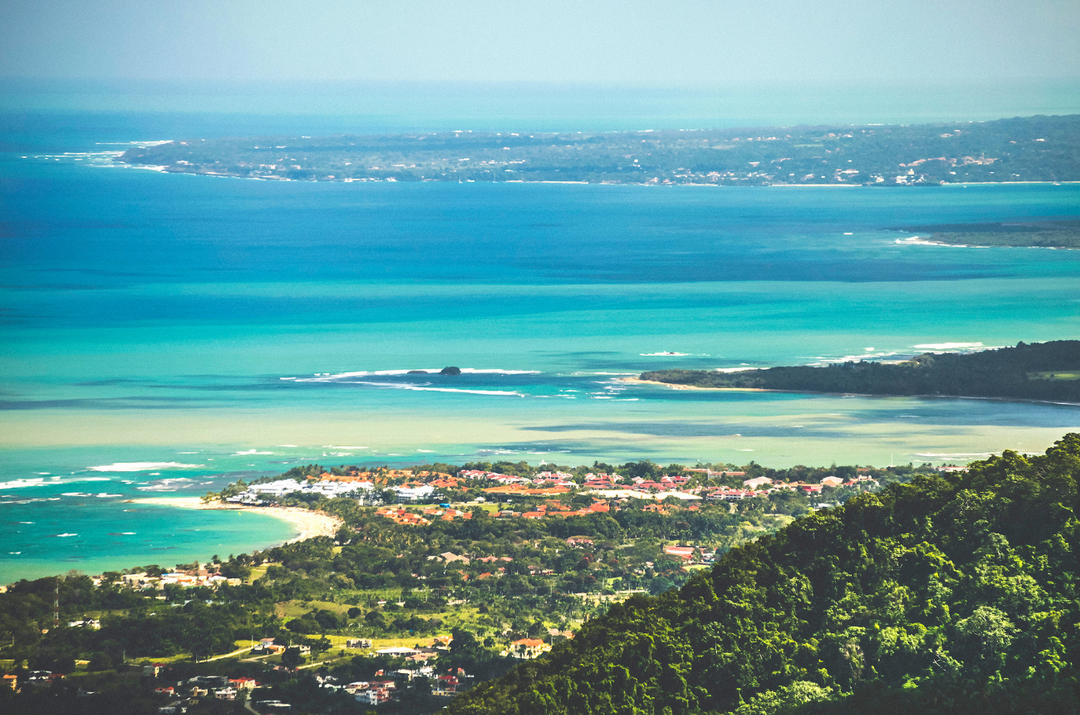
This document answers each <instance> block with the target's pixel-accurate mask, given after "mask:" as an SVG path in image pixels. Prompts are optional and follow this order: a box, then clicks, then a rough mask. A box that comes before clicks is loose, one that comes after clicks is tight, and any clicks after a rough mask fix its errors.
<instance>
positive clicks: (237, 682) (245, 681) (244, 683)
mask: <svg viewBox="0 0 1080 715" xmlns="http://www.w3.org/2000/svg"><path fill="white" fill-rule="evenodd" d="M229 687H232V688H236V689H237V690H238V691H239V690H254V689H255V688H257V687H259V684H258V683H257V682H255V678H230V679H229Z"/></svg>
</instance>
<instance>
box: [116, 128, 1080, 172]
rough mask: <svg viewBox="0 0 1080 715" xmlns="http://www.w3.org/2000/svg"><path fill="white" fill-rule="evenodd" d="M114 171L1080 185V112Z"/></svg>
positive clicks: (342, 147) (317, 140)
mask: <svg viewBox="0 0 1080 715" xmlns="http://www.w3.org/2000/svg"><path fill="white" fill-rule="evenodd" d="M118 161H120V162H122V163H127V164H137V165H143V166H147V165H149V166H160V167H163V168H164V170H165V171H170V172H180V173H192V174H214V175H221V176H238V177H247V178H252V177H253V178H262V179H275V180H294V181H480V182H506V181H561V182H568V181H573V182H589V183H618V184H716V185H777V184H852V185H859V184H870V185H881V186H896V185H905V184H941V183H946V184H948V183H963V182H1002V181H1080V115H1070V116H1053V117H1046V116H1036V117H1026V118H1014V119H1000V120H997V121H991V122H945V123H937V124H920V125H911V126H897V125H893V126H885V125H866V126H851V125H843V126H816V127H807V126H798V127H765V128H752V129H745V128H744V129H723V130H700V131H699V130H694V131H690V130H687V131H682V130H665V131H641V132H592V133H588V132H568V133H560V134H544V133H527V132H525V133H520V132H512V133H508V132H501V133H490V132H487V133H485V132H469V131H459V132H443V133H432V134H395V135H383V136H371V135H338V136H331V137H281V136H278V137H257V138H231V139H198V138H192V139H187V140H178V141H174V142H168V143H165V144H160V145H157V146H145V147H137V148H133V149H130V150H128V151H127V152H125V153H124V154H123V156H122V157H120V158H119V159H118Z"/></svg>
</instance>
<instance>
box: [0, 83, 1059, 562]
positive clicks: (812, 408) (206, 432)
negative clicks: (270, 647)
mask: <svg viewBox="0 0 1080 715" xmlns="http://www.w3.org/2000/svg"><path fill="white" fill-rule="evenodd" d="M382 91H384V94H385V92H386V90H385V88H383V90H382ZM475 91H476V93H477V96H478V97H479V99H478V100H477V102H478V103H479V104H480V105H481V106H482V107H486V109H485V111H486V112H487V115H486V116H487V119H485V120H484V121H483V122H479V120H478V119H477V115H476V111H477V110H475V109H473V110H472V112H473V113H472V114H470V113H469V112H467V111H465V110H464V109H462V107H465V106H470V107H474V106H475V105H470V104H468V103H467V102H465V101H464V100H462V99H460V98H455V99H454V102H449V103H444V104H443V105H439V106H440V107H441V109H438V111H436V110H431V109H430V107H429V105H423V104H422V103H420V102H419V100H417V99H416V98H415V97H412V96H410V97H407V98H406V99H404V100H403V99H401V98H400V97H398V100H399V101H398V103H397V104H394V103H393V102H388V104H389V105H390V109H388V110H386V112H387V113H385V114H378V115H374V114H357V113H356V108H355V107H352V108H351V110H350V111H353V114H351V115H348V116H345V115H339V114H333V113H332V112H330V111H329V110H326V111H324V113H323V114H319V115H312V114H296V113H294V114H288V113H274V114H271V113H269V112H265V113H262V114H251V113H247V114H245V113H241V112H239V111H238V110H237V108H236V107H235V106H218V105H215V104H214V102H210V105H212V106H213V107H214V111H204V112H193V111H191V106H190V103H191V102H194V101H195V100H196V99H199V98H200V97H202V98H203V99H205V97H204V96H203V95H198V96H197V97H196V98H195V99H192V98H191V97H190V96H186V95H185V96H182V97H180V98H179V99H176V98H174V97H172V95H169V96H168V97H166V98H165V99H161V102H159V103H164V104H165V105H166V106H167V111H159V112H149V111H147V109H146V107H145V106H143V105H142V104H140V103H145V102H150V101H151V100H147V99H146V98H145V96H144V95H141V94H137V93H136V94H132V95H131V96H127V95H123V94H122V93H117V92H115V91H113V90H109V91H105V90H100V91H98V92H97V93H90V94H87V93H82V94H79V93H77V92H73V91H72V90H71V89H70V88H67V89H64V88H60V89H56V90H55V91H54V92H53V93H51V94H48V95H47V96H44V95H35V94H33V92H30V91H29V90H27V89H26V88H22V89H20V88H18V87H15V88H11V87H8V88H7V94H6V95H5V97H4V100H5V103H4V104H3V105H0V109H3V111H0V150H2V151H0V284H2V286H0V345H2V348H0V540H2V542H0V543H2V547H0V582H6V581H10V580H12V579H15V578H20V577H32V576H39V575H45V574H49V573H57V572H63V571H66V570H68V569H71V568H77V569H81V570H83V571H86V572H100V571H101V570H104V569H106V568H122V567H126V566H136V565H145V564H148V563H161V564H163V565H172V564H174V563H179V562H186V561H191V560H194V559H206V558H208V557H209V556H210V555H211V554H214V553H218V554H219V555H221V556H223V557H224V556H226V555H227V554H229V553H239V552H241V551H246V550H250V549H254V548H260V547H263V546H266V545H268V544H271V543H277V542H280V541H283V540H285V539H287V538H290V537H291V536H292V532H291V529H290V527H287V526H285V525H283V524H282V523H280V522H277V521H275V520H273V519H270V518H269V517H265V516H262V515H258V514H244V515H236V514H220V513H207V512H194V511H186V510H178V509H168V508H163V507H149V506H141V505H133V504H130V503H126V501H125V500H127V499H131V498H133V497H139V496H169V495H174V496H175V495H188V496H189V495H193V494H201V493H204V492H205V491H207V490H210V489H219V488H220V487H221V486H222V485H223V484H225V483H226V482H229V481H233V480H235V479H236V478H238V477H240V476H245V477H251V476H255V475H260V474H265V473H272V472H276V471H283V470H284V469H287V468H288V467H289V466H291V465H294V464H298V463H309V462H316V461H317V462H319V463H322V464H343V463H348V464H357V463H359V464H402V465H405V464H413V463H417V462H421V461H429V460H430V461H437V460H438V461H451V462H456V463H462V462H464V461H471V460H496V459H510V460H513V461H517V460H527V461H530V462H533V463H537V462H540V461H547V462H552V463H558V464H583V463H584V464H591V463H592V462H593V461H594V460H602V461H608V462H611V461H627V460H636V459H652V460H655V461H658V462H662V463H665V464H666V463H670V462H682V463H693V462H697V461H707V462H725V463H736V464H743V463H746V462H748V461H750V460H755V461H757V462H759V463H763V464H767V465H770V466H785V465H791V464H797V463H803V464H830V463H838V464H852V463H857V464H876V465H884V464H889V463H907V462H922V461H930V462H963V461H967V460H970V459H974V458H979V457H981V456H984V455H986V454H989V453H992V452H998V451H1000V450H1002V449H1005V448H1010V449H1018V450H1022V451H1042V450H1044V449H1045V448H1046V447H1048V446H1049V445H1050V444H1052V442H1053V441H1054V440H1055V439H1058V438H1060V437H1061V435H1062V434H1064V433H1065V432H1068V431H1070V430H1076V429H1080V407H1077V406H1073V405H1050V404H1032V403H1010V402H1001V401H987V400H959V399H930V398H860V397H843V396H830V395H795V394H782V393H754V392H711V391H692V390H671V389H668V388H664V387H657V386H646V385H632V384H626V383H623V382H621V381H620V378H622V377H627V376H633V375H636V374H637V373H640V372H641V371H643V370H649V369H656V368H666V367H681V368H738V367H761V366H769V365H783V364H801V363H824V362H829V361H835V360H840V359H854V358H859V357H873V358H889V357H899V356H904V355H912V354H916V353H918V352H922V351H923V350H925V349H930V348H939V349H969V348H977V347H991V346H1002V345H1012V344H1015V343H1016V342H1018V341H1020V340H1023V341H1027V342H1035V341H1043V340H1054V339H1064V338H1077V337H1080V336H1078V332H1080V330H1078V327H1080V321H1078V316H1080V290H1078V287H1080V281H1078V279H1080V252H1076V251H1055V250H1044V249H1008V248H954V247H941V246H932V245H918V244H910V243H898V239H903V238H907V237H910V236H911V234H905V233H901V232H898V231H895V230H890V229H895V228H896V227H898V226H902V225H912V224H915V225H926V224H934V223H961V222H978V221H998V220H1008V219H1020V218H1031V217H1049V216H1072V217H1076V216H1077V215H1078V214H1080V186H1077V185H1061V186H1057V185H994V186H947V187H926V188H915V187H904V188H893V189H881V188H829V187H790V188H780V187H775V188H711V187H709V188H706V187H639V186H583V185H556V184H479V183H477V184H390V183H384V184H319V183H272V182H260V181H241V180H233V179H219V178H211V177H196V176H182V175H167V174H161V173H157V172H153V171H147V170H138V169H127V168H117V167H114V166H111V165H110V164H109V161H108V159H109V157H108V155H107V154H103V153H102V152H108V151H117V150H120V149H122V148H123V145H122V144H118V143H119V142H137V141H148V140H160V139H170V138H180V137H197V136H216V135H222V134H237V135H251V134H259V133H270V132H274V133H284V134H288V133H293V134H301V133H307V134H314V133H317V132H319V133H326V132H334V131H346V130H348V131H393V130H407V129H412V128H416V127H417V126H420V127H421V128H427V129H433V130H435V129H455V128H462V126H464V127H465V128H470V127H475V128H477V129H492V128H498V129H505V128H514V129H516V128H527V129H536V130H544V129H567V128H573V125H576V126H578V127H580V128H583V129H589V130H595V129H623V128H641V126H643V125H644V126H679V125H678V123H677V122H678V121H679V116H678V112H680V111H683V112H685V114H686V116H684V117H683V121H685V122H691V121H692V122H693V123H692V124H686V126H694V127H708V126H723V125H725V124H726V125H731V124H738V123H750V122H748V121H745V122H744V121H740V120H747V119H748V118H750V119H757V120H759V121H757V122H756V123H759V124H767V123H772V124H779V123H785V122H784V119H783V117H784V116H785V115H783V114H782V112H781V108H779V107H775V106H772V105H770V104H768V103H762V102H760V101H759V102H758V103H757V104H756V105H755V104H752V103H751V105H752V106H750V107H749V108H745V107H743V108H742V109H740V112H732V113H731V114H730V116H728V118H727V119H726V121H725V119H724V117H723V116H721V115H719V114H713V115H710V116H708V117H702V116H697V115H694V114H693V113H692V112H690V110H689V109H687V106H685V105H684V106H681V107H676V108H675V109H673V110H669V113H668V114H662V113H659V111H658V110H656V109H655V106H656V105H655V104H649V105H648V107H647V110H648V111H646V109H643V108H642V106H644V105H641V104H640V103H641V102H642V101H643V100H641V99H640V98H637V99H628V98H626V97H622V99H621V100H620V101H622V104H621V105H620V104H618V102H615V105H616V109H619V108H621V110H622V111H615V109H612V108H611V107H607V106H606V105H605V107H599V108H598V107H597V106H590V107H589V108H588V111H585V113H584V114H583V113H582V111H583V110H581V109H580V105H579V104H576V103H575V101H576V100H581V99H582V97H583V96H584V95H580V96H579V95H578V94H574V93H573V92H570V93H567V94H565V96H563V95H560V97H558V98H556V99H558V100H559V101H554V100H552V102H550V103H549V104H548V105H547V106H548V108H549V110H550V111H549V113H548V114H547V115H539V118H533V119H531V118H530V117H529V116H526V115H525V114H522V113H520V112H519V113H516V114H515V113H514V112H513V111H511V110H510V109H507V107H506V105H505V104H503V105H500V104H498V103H497V102H495V100H494V99H493V98H492V97H494V96H495V94H494V93H493V92H492V91H490V90H483V91H481V90H480V89H477V90H475ZM110 92H112V93H111V94H110ZM485 92H487V94H485ZM43 96H44V99H43V98H42V97H43ZM395 96H396V95H395ZM613 96H615V95H613ZM133 97H134V98H133ZM185 97H186V99H185ZM619 97H621V95H619V96H615V99H619ZM159 99H160V98H159ZM263 99H264V100H265V97H263ZM323 99H324V100H325V97H323ZM609 99H610V97H609ZM713 99H714V105H715V107H720V108H721V109H722V107H729V106H731V105H730V103H729V104H724V103H723V102H722V101H720V100H718V99H716V98H715V97H714V98H713ZM743 99H746V97H743ZM218 100H220V102H226V103H227V101H226V100H225V99H221V98H220V97H218ZM406 100H407V101H406ZM804 100H805V98H804ZM200 101H201V100H200ZM534 101H535V100H534ZM582 101H584V100H582ZM594 101H595V100H594ZM612 101H614V100H612ZM747 101H749V100H747ZM956 101H958V102H959V100H956ZM980 101H983V100H980ZM169 102H173V104H170V103H169ZM185 102H188V104H185ZM484 102H488V104H487V105H485V104H484ZM635 102H637V103H638V104H635ZM1023 102H1024V103H1023V104H1022V106H1018V107H1004V106H1001V107H988V106H984V105H979V106H974V105H971V106H968V105H964V104H963V103H962V102H960V103H959V104H955V103H954V104H953V105H935V106H934V107H933V108H928V107H926V106H923V107H913V108H911V109H910V111H909V112H908V113H907V114H906V115H905V114H904V112H903V110H902V109H899V108H898V107H897V106H894V105H889V106H885V105H882V106H881V107H879V108H878V115H879V116H880V115H883V114H884V115H887V116H884V117H883V120H886V121H922V120H924V119H927V118H932V119H945V118H948V117H950V116H951V117H956V118H961V119H964V118H976V119H984V118H991V117H993V116H1008V115H1010V114H1013V113H1015V114H1033V113H1037V112H1039V111H1045V110H1047V109H1048V108H1049V109H1050V110H1055V109H1060V108H1064V110H1065V111H1077V110H1078V107H1077V106H1074V105H1075V104H1076V103H1077V102H1076V100H1075V97H1074V95H1071V94H1062V93H1061V92H1052V91H1049V90H1048V91H1047V92H1046V93H1045V94H1044V95H1037V96H1036V94H1032V95H1030V96H1025V97H1024V98H1023ZM1040 102H1041V103H1040ZM714 105H708V106H714ZM198 106H200V107H202V106H203V105H202V104H199V105H198ZM416 106H426V107H429V110H430V113H429V114H427V115H424V114H423V113H420V114H418V113H417V111H414V110H415V107H416ZM740 106H741V105H740ZM795 106H796V107H797V108H798V107H801V109H800V111H802V112H804V114H805V115H806V116H813V117H815V118H816V119H817V120H819V121H843V117H842V116H839V115H827V113H825V114H823V112H824V110H822V109H821V107H820V106H818V105H817V104H813V105H812V104H810V103H809V100H805V101H804V102H803V104H802V105H798V103H796V105H795ZM447 107H449V109H447ZM635 108H636V109H635ZM324 109H325V108H324ZM873 109H874V107H872V106H861V108H859V109H858V111H857V112H853V113H852V112H849V113H848V115H845V116H853V114H854V115H857V116H856V117H855V118H856V119H858V120H861V121H866V118H865V117H864V115H872V114H873ZM1009 110H1016V111H1014V112H1010V111H1009ZM440 111H441V112H442V113H441V114H440ZM698 111H701V110H700V109H699V110H698ZM716 111H720V110H719V109H717V110H716ZM788 111H791V109H790V107H789V108H788ZM395 112H396V114H395ZM635 112H637V113H636V114H635ZM650 112H651V113H650ZM815 112H816V114H815ZM950 112H951V114H950ZM994 112H997V113H996V114H995V113H994ZM492 117H494V118H492ZM658 117H659V118H658ZM688 117H689V118H688ZM470 120H472V121H473V122H474V123H473V124H467V123H466V122H469V121H470ZM650 121H652V122H653V124H645V123H646V122H650ZM852 121H854V119H853V120H852ZM477 122H479V123H477ZM485 122H486V123H485ZM530 122H531V123H530ZM459 124H461V126H458V125H459ZM504 125H511V126H504ZM928 346H929V347H928ZM447 365H455V366H459V367H461V368H463V369H464V372H463V374H462V375H460V376H457V377H446V376H439V375H436V374H408V373H409V371H410V370H417V369H421V370H429V371H431V372H432V373H434V372H437V371H438V370H439V369H440V368H442V367H444V366H447Z"/></svg>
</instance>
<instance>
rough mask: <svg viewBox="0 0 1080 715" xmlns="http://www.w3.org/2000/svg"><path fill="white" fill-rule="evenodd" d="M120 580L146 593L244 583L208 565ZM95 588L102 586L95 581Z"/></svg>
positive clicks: (127, 575)
mask: <svg viewBox="0 0 1080 715" xmlns="http://www.w3.org/2000/svg"><path fill="white" fill-rule="evenodd" d="M120 580H121V581H122V582H123V584H124V585H125V586H127V587H128V588H132V589H136V590H140V591H146V590H150V589H158V590H161V589H164V588H165V587H166V586H169V585H175V586H182V587H184V588H193V587H195V586H210V587H211V588H217V587H218V586H221V585H222V584H224V585H227V586H239V585H241V584H242V583H243V581H242V580H240V579H238V578H226V577H225V576H222V575H221V574H220V573H218V572H217V571H215V570H212V569H209V568H207V566H206V564H195V568H194V569H179V568H178V569H175V570H173V571H169V572H168V573H162V574H161V575H160V576H151V575H150V574H148V573H145V572H142V573H126V574H122V575H121V576H120ZM94 585H95V586H100V585H101V584H100V581H99V580H98V579H95V583H94Z"/></svg>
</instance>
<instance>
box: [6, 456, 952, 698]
mask: <svg viewBox="0 0 1080 715" xmlns="http://www.w3.org/2000/svg"><path fill="white" fill-rule="evenodd" d="M947 469H952V470H961V469H963V468H962V467H945V468H929V467H927V468H923V471H924V472H926V471H927V470H929V473H934V472H937V471H940V470H947ZM917 471H918V470H914V469H913V468H912V467H904V468H900V467H890V468H887V469H875V468H872V467H862V466H851V467H832V468H813V469H811V468H806V467H797V468H793V469H788V470H767V469H764V468H762V467H760V466H759V465H756V464H754V463H751V464H750V465H745V466H743V467H736V466H735V465H697V466H694V467H680V466H678V465H671V466H670V467H666V468H662V467H659V466H658V465H654V464H652V463H649V462H638V463H629V464H626V465H622V466H621V467H615V466H612V465H602V464H596V465H593V467H592V468H587V467H576V468H566V467H553V466H550V465H549V466H543V465H542V466H539V467H534V466H530V465H528V464H525V463H523V462H519V463H507V462H499V463H494V464H488V463H478V464H468V465H464V466H461V467H455V466H453V465H429V466H426V467H419V468H412V469H401V468H390V467H379V468H373V467H356V466H345V465H341V466H337V467H325V466H321V465H306V466H301V467H295V468H293V469H291V470H289V471H287V472H285V473H283V474H280V475H276V476H272V477H266V478H263V479H260V480H255V481H253V482H252V483H250V484H249V483H245V482H242V481H239V482H236V483H234V484H232V485H230V486H229V487H227V488H226V489H224V490H223V491H222V492H220V493H215V494H208V495H206V496H204V497H203V498H202V499H199V500H198V502H199V505H200V506H201V507H202V508H214V509H239V510H259V511H265V512H266V513H270V514H276V515H278V516H280V515H281V512H285V513H287V514H291V515H292V516H290V518H295V514H296V513H299V514H301V515H304V514H306V515H308V516H310V517H312V518H319V519H323V520H326V528H325V529H324V530H323V531H322V532H321V534H315V535H312V538H308V539H306V540H300V541H294V542H293V543H290V544H286V545H283V546H279V547H273V548H269V549H265V550H263V551H261V552H255V553H252V554H240V555H230V556H229V557H228V558H226V559H222V558H218V557H217V556H215V557H214V558H213V559H211V560H209V561H207V562H200V563H192V564H177V565H175V566H174V567H164V566H160V565H150V566H144V567H137V568H130V569H124V570H122V571H118V572H109V573H105V574H101V575H97V576H93V577H88V576H82V575H76V574H69V575H68V576H66V577H62V578H59V579H42V580H40V581H36V582H26V581H23V582H19V583H17V584H12V585H11V586H9V587H5V588H4V589H0V590H3V591H5V592H4V593H0V605H2V604H4V603H5V602H6V603H27V600H26V599H30V600H31V602H33V603H35V604H37V606H35V607H37V608H39V609H40V619H39V620H38V621H37V622H38V623H40V624H41V628H40V632H33V633H31V632H28V631H20V632H13V633H12V636H13V637H12V642H11V643H10V644H9V645H8V646H6V647H5V646H2V645H0V671H5V678H4V681H3V682H4V685H5V686H6V688H7V692H13V693H15V694H16V695H17V696H19V697H40V696H41V694H43V693H54V692H55V693H66V694H67V695H69V696H71V697H82V698H87V697H104V695H103V692H107V691H108V688H109V687H112V686H109V684H110V683H113V684H114V685H115V683H118V682H122V683H125V684H126V685H125V687H133V688H135V690H136V691H137V692H139V693H141V697H143V698H145V703H146V708H148V709H144V711H145V712H150V711H156V712H160V713H180V712H192V713H198V712H217V711H215V710H213V709H212V708H210V706H209V703H222V702H233V703H243V705H244V707H245V708H246V709H247V710H248V711H250V712H256V713H260V714H261V713H270V712H291V711H293V708H294V706H295V704H296V703H297V702H301V701H303V702H305V703H310V702H319V703H322V705H320V706H319V707H318V708H316V711H324V710H325V711H326V712H330V711H332V710H334V708H335V707H338V706H340V704H341V703H343V702H345V701H346V700H347V701H348V702H350V703H353V704H354V706H355V707H359V708H376V709H385V708H393V707H400V706H401V705H402V704H407V705H408V707H409V708H414V709H416V711H417V712H426V711H431V710H434V709H438V707H441V706H440V705H439V703H440V702H442V703H445V702H447V701H448V699H450V698H453V697H455V696H456V695H457V694H458V693H460V692H462V691H463V690H468V689H470V688H471V687H473V686H474V685H475V684H477V683H479V682H483V681H485V680H487V679H489V678H491V677H494V676H497V675H499V674H501V673H503V672H505V671H506V670H507V669H508V668H509V667H511V666H512V665H513V663H515V662H520V661H521V660H529V659H532V658H537V657H539V656H542V655H544V654H545V653H547V652H549V651H550V650H552V649H553V648H557V647H559V644H560V643H563V642H566V641H569V640H572V639H573V638H574V636H575V633H576V631H577V630H578V629H579V628H580V627H581V626H582V624H583V623H584V622H586V621H587V620H588V619H589V618H591V617H594V616H596V615H598V614H601V613H603V612H604V611H605V610H606V609H607V608H608V607H610V605H611V604H613V603H618V602H620V601H624V600H626V599H628V598H634V597H638V596H642V595H648V594H657V593H662V592H664V591H665V590H668V589H671V588H672V587H675V586H679V585H681V584H682V583H684V582H685V581H686V580H687V578H689V577H690V575H691V574H693V573H694V572H695V571H697V570H700V569H705V568H708V567H710V565H711V564H713V563H714V561H715V560H716V558H717V557H718V556H719V555H720V554H722V553H723V552H724V551H726V550H727V549H729V548H731V547H732V546H734V545H737V544H739V543H742V542H744V541H747V540H751V539H754V538H757V537H759V536H760V535H762V534H767V533H770V532H771V531H773V530H775V529H777V528H779V527H781V526H783V525H785V524H786V523H788V522H790V520H791V519H792V517H793V516H797V515H799V514H804V513H809V512H812V511H814V510H819V509H824V508H828V507H830V506H833V505H836V504H839V503H841V502H842V501H844V500H845V499H847V498H850V497H851V496H853V495H855V494H858V493H861V492H865V491H873V490H876V489H878V488H880V487H881V486H882V485H883V484H886V483H889V482H892V481H897V480H900V481H903V480H905V479H907V478H910V476H911V475H912V474H915V473H917ZM188 500H189V501H191V499H190V498H188ZM187 505H188V506H193V505H192V504H187ZM4 599H7V601H5V600H4ZM2 613H3V611H2V610H0V615H2ZM139 614H141V615H139ZM135 623H138V624H139V625H137V626H136V625H135ZM170 634H171V635H170ZM75 643H83V644H86V645H83V646H76V645H74V644H75ZM49 644H53V645H49ZM60 644H66V645H64V646H61V645H60ZM5 658H6V660H5ZM102 689H104V690H102ZM300 691H302V692H303V693H304V696H303V698H299V699H298V692H300ZM35 693H37V695H35ZM334 703H338V704H339V705H338V706H335V705H333V704H334ZM395 704H397V705H395ZM208 708H209V709H208Z"/></svg>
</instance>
